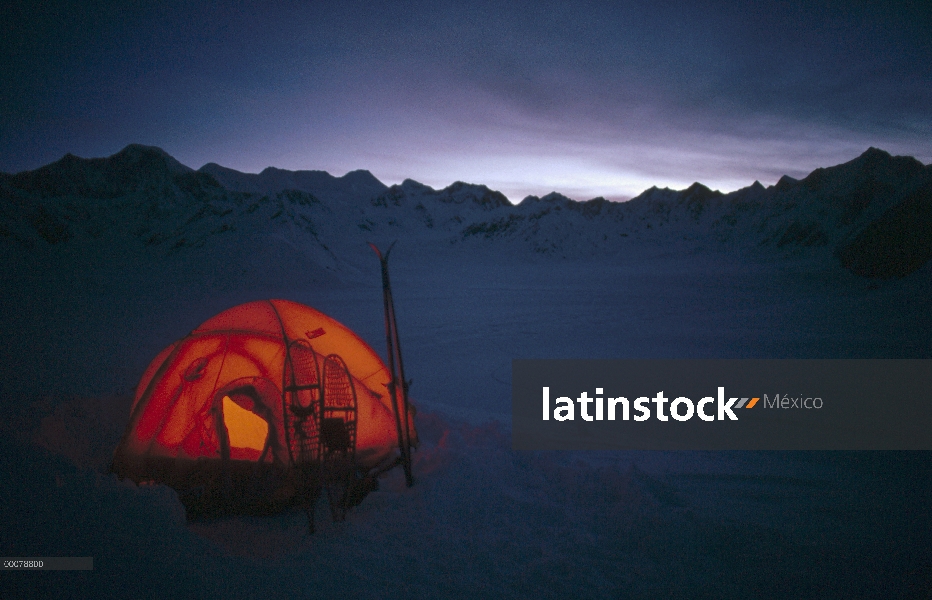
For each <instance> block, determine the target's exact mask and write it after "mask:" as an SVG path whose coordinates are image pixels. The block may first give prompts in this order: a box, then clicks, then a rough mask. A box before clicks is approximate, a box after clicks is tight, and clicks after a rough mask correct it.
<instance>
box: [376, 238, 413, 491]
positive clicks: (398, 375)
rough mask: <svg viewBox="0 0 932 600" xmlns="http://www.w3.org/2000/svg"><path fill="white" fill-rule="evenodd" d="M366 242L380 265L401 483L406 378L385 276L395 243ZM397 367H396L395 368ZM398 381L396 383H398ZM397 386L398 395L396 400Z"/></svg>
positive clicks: (406, 444) (407, 440)
mask: <svg viewBox="0 0 932 600" xmlns="http://www.w3.org/2000/svg"><path fill="white" fill-rule="evenodd" d="M369 246H370V247H371V248H372V250H374V251H375V254H376V256H378V257H379V263H380V265H381V268H382V301H383V305H384V308H385V344H386V346H387V348H388V370H389V371H390V372H391V376H392V380H391V382H390V383H389V385H388V390H389V393H390V394H391V399H392V410H393V411H394V413H395V427H396V429H397V434H398V448H399V450H400V451H401V457H400V458H401V465H402V467H403V468H404V472H405V483H406V484H407V485H408V487H411V486H412V485H414V477H413V475H412V474H411V431H410V427H409V425H408V423H409V418H410V417H409V408H408V406H409V404H408V381H407V380H406V379H405V372H404V361H403V360H402V358H401V340H400V339H399V338H398V323H397V322H396V320H395V302H394V300H393V299H392V285H391V281H390V280H389V277H388V256H389V254H390V253H391V251H392V248H394V246H395V242H392V243H391V245H390V246H389V247H388V250H386V251H385V254H384V255H383V254H382V252H381V251H380V250H379V249H378V247H377V246H376V245H375V244H373V243H372V242H369ZM396 367H397V369H396ZM399 383H400V385H399ZM399 390H400V393H401V398H400V402H399V397H398V395H399Z"/></svg>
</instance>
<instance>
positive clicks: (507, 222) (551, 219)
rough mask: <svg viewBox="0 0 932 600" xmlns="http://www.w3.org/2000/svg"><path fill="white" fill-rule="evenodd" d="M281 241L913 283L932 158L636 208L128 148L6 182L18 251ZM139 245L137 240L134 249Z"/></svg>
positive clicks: (322, 256)
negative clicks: (733, 263)
mask: <svg viewBox="0 0 932 600" xmlns="http://www.w3.org/2000/svg"><path fill="white" fill-rule="evenodd" d="M269 235H273V236H278V237H282V236H284V237H285V238H287V239H288V240H289V242H288V243H289V244H291V245H296V246H300V247H301V249H302V252H304V253H305V254H307V255H308V256H311V257H312V258H313V260H314V261H316V262H317V263H319V264H323V265H326V266H327V268H329V269H336V270H339V269H340V267H341V265H342V256H343V255H344V254H345V251H346V249H347V248H348V247H350V246H353V247H356V246H359V245H360V244H362V243H363V242H364V241H370V240H371V241H377V242H378V241H390V240H393V239H400V238H413V239H417V240H418V241H419V242H420V243H426V244H438V243H439V244H442V245H445V246H449V245H453V246H455V245H458V244H459V245H463V244H465V245H477V244H478V245H491V246H492V247H493V248H494V249H495V251H500V252H531V253H533V254H540V255H552V256H556V257H580V256H586V255H589V254H592V253H607V254H611V255H614V254H619V253H623V252H624V251H625V248H626V247H628V246H627V245H628V244H631V243H634V242H636V241H638V240H640V241H642V242H643V243H659V244H669V245H672V246H673V247H675V248H681V249H686V248H689V247H691V246H699V247H714V248H724V249H734V250H736V251H738V252H741V253H749V252H750V253H760V252H764V253H776V254H777V255H800V254H802V255H808V254H811V255H814V256H824V257H826V258H827V259H830V260H832V261H835V262H836V264H839V265H841V266H842V267H844V268H846V269H848V270H849V271H851V272H853V273H855V274H857V275H860V276H865V277H875V278H891V277H902V276H905V275H908V274H910V273H912V272H914V271H916V270H917V269H919V268H920V267H921V266H922V265H924V264H925V263H926V262H928V260H929V259H930V257H932V165H923V164H922V163H921V162H919V161H918V160H916V159H914V158H911V157H903V156H891V155H890V154H888V153H886V152H884V151H882V150H878V149H876V148H870V149H868V150H867V151H866V152H864V153H863V154H862V155H861V156H859V157H857V158H855V159H853V160H851V161H849V162H846V163H844V164H841V165H837V166H833V167H828V168H819V169H816V170H815V171H813V172H812V173H810V174H809V175H807V176H806V177H805V178H803V179H800V180H796V179H793V178H791V177H788V176H784V177H782V178H781V179H780V180H779V181H778V182H777V183H776V184H775V185H772V186H768V187H764V186H763V185H761V184H760V183H759V182H756V181H755V182H754V183H753V184H752V185H750V186H748V187H746V188H743V189H740V190H737V191H734V192H731V193H727V194H724V193H721V192H718V191H713V190H710V189H709V188H707V187H705V186H704V185H702V184H700V183H694V184H693V185H691V186H690V187H688V188H687V189H685V190H671V189H667V188H664V189H658V188H656V187H653V188H651V189H649V190H646V191H645V192H643V193H642V194H640V195H639V196H637V197H635V198H633V199H631V200H629V201H626V202H610V201H607V200H605V199H603V198H595V199H592V200H588V201H583V202H579V201H574V200H571V199H569V198H567V197H565V196H562V195H560V194H558V193H556V192H554V193H551V194H548V195H546V196H544V197H540V198H539V197H536V196H528V197H526V198H524V199H523V200H522V201H521V202H520V203H518V204H517V205H513V204H511V203H510V202H509V201H508V199H507V198H506V197H505V196H504V195H503V194H501V193H499V192H496V191H494V190H491V189H489V188H488V187H486V186H483V185H475V184H468V183H462V182H456V183H454V184H452V185H450V186H448V187H446V188H444V189H442V190H435V189H432V188H430V187H428V186H426V185H423V184H420V183H418V182H416V181H413V180H410V179H408V180H405V181H404V182H402V183H401V184H399V185H392V186H386V185H385V184H383V183H382V182H380V181H379V180H378V179H377V178H376V177H374V176H373V175H372V174H371V173H369V172H368V171H364V170H358V171H352V172H349V173H347V174H346V175H344V176H342V177H334V176H332V175H330V174H329V173H326V172H324V171H286V170H282V169H276V168H272V167H269V168H267V169H265V170H264V171H262V172H261V173H259V174H249V173H241V172H239V171H235V170H233V169H228V168H225V167H222V166H220V165H217V164H214V163H210V164H207V165H204V166H203V167H201V168H200V169H198V170H194V169H191V168H189V167H187V166H185V165H183V164H181V163H180V162H178V161H177V160H175V159H174V158H172V157H171V156H170V155H168V154H167V153H166V152H164V151H163V150H161V149H159V148H155V147H150V146H142V145H137V144H133V145H130V146H127V147H126V148H124V149H123V150H121V151H120V152H118V153H116V154H114V155H112V156H110V157H107V158H93V159H84V158H79V157H76V156H73V155H71V154H68V155H66V156H65V157H63V158H62V159H60V160H58V161H56V162H54V163H51V164H49V165H46V166H44V167H41V168H38V169H36V170H33V171H24V172H21V173H16V174H6V173H0V240H5V241H6V242H7V243H11V244H13V245H15V246H19V247H20V248H22V249H25V250H27V251H28V250H29V249H33V248H36V246H37V245H43V244H45V245H60V244H80V243H81V240H97V241H99V242H100V243H105V244H106V243H108V241H111V240H115V239H117V238H120V239H124V240H126V241H129V242H130V243H135V244H137V245H141V246H144V247H147V248H151V249H152V250H153V251H155V252H166V253H177V252H184V251H185V250H186V249H187V248H192V247H195V248H196V247H203V246H205V245H207V244H211V243H214V241H216V240H220V239H230V238H237V237H246V238H250V239H252V240H253V241H256V240H261V239H262V238H263V237H264V236H269ZM133 240H135V241H133Z"/></svg>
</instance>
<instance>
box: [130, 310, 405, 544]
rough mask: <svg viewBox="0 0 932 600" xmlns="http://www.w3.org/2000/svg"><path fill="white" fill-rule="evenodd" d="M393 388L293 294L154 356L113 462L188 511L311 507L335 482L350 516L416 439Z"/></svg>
mask: <svg viewBox="0 0 932 600" xmlns="http://www.w3.org/2000/svg"><path fill="white" fill-rule="evenodd" d="M391 385H392V375H391V373H390V371H389V370H388V369H387V368H386V366H385V365H384V364H383V362H382V361H381V359H380V358H379V357H378V355H376V353H375V352H374V351H373V350H372V349H371V348H370V347H369V346H368V345H366V343H365V342H363V341H362V340H361V339H360V338H359V337H358V336H356V334H354V333H353V332H352V331H350V330H349V329H348V328H346V327H345V326H343V325H341V324H340V323H338V322H337V321H335V320H334V319H331V318H330V317H328V316H326V315H324V314H322V313H320V312H318V311H316V310H314V309H312V308H310V307H307V306H304V305H301V304H298V303H295V302H289V301H286V300H267V301H258V302H250V303H248V304H243V305H240V306H237V307H234V308H231V309H228V310H226V311H224V312H222V313H220V314H219V315H217V316H215V317H213V318H212V319H209V320H208V321H206V322H205V323H204V324H202V325H201V326H200V327H198V328H197V329H195V330H194V331H192V332H191V333H190V334H188V336H187V337H185V338H183V339H181V340H179V341H177V342H175V343H174V344H172V345H171V346H169V347H168V348H166V349H165V350H163V351H162V352H161V353H160V354H159V355H158V356H157V357H156V358H155V360H153V361H152V363H151V364H150V365H149V367H148V369H146V371H145V373H144V374H143V376H142V379H141V380H140V382H139V386H138V387H137V389H136V395H135V399H134V402H133V407H132V410H131V417H130V422H129V425H128V426H127V429H126V433H125V434H124V436H123V439H122V441H121V442H120V445H119V447H118V448H117V450H116V453H115V455H114V460H113V467H112V468H113V471H114V472H115V473H117V475H119V476H120V477H128V478H130V479H132V480H133V481H136V482H137V483H140V482H146V481H153V482H158V483H164V484H167V485H170V486H172V487H174V488H175V489H176V490H178V492H179V494H180V497H181V499H182V502H183V503H184V504H185V506H186V507H187V508H188V511H189V514H192V513H193V514H195V515H196V514H204V513H213V512H217V511H221V512H229V511H234V512H240V511H250V512H271V511H275V510H278V509H280V508H282V507H284V506H287V505H290V504H295V503H304V504H305V505H310V506H311V510H312V507H313V502H314V501H315V500H316V498H317V495H319V493H320V490H321V489H322V488H326V489H327V490H328V494H329V495H330V501H331V502H330V504H331V510H333V511H334V517H335V518H341V511H342V513H345V509H346V507H347V506H351V505H353V504H356V503H358V501H360V500H361V496H364V495H365V493H366V492H367V491H369V489H372V487H373V484H374V476H375V475H377V474H379V473H380V472H382V471H385V470H387V469H389V468H391V467H392V466H394V465H396V464H398V463H399V462H400V458H399V456H398V453H399V448H400V444H399V437H400V436H403V435H408V436H410V442H413V443H416V439H417V434H416V433H415V430H414V423H413V411H411V413H410V414H408V413H407V411H405V413H402V414H408V417H407V423H406V425H407V427H401V426H400V420H399V419H400V417H396V414H395V412H396V411H395V410H393V408H392V407H393V403H392V399H391V394H390V393H389V392H390V390H391V389H392V388H391ZM366 486H368V487H366ZM310 516H311V524H312V526H313V513H310Z"/></svg>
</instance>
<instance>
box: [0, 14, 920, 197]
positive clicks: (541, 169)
mask: <svg viewBox="0 0 932 600" xmlns="http://www.w3.org/2000/svg"><path fill="white" fill-rule="evenodd" d="M11 4H15V3H4V7H3V8H2V9H0V61H2V62H0V67H2V68H0V171H4V172H17V171H21V170H25V169H33V168H36V167H38V166H41V165H43V164H46V163H49V162H52V161H54V160H57V159H58V158H60V157H61V156H63V155H64V154H65V153H68V152H71V153H73V154H76V155H78V156H84V157H94V156H107V155H110V154H113V153H115V152H117V151H119V150H120V149H121V148H123V147H124V146H126V145H127V144H130V143H142V144H149V145H155V146H159V147H161V148H163V149H164V150H166V151H167V152H168V153H169V154H171V155H172V156H174V157H175V158H177V159H178V160H180V161H181V162H182V163H184V164H187V165H188V166H191V167H194V168H198V167H200V166H201V165H203V164H205V163H208V162H216V163H219V164H221V165H224V166H227V167H231V168H234V169H238V170H241V171H246V172H258V171H261V170H262V169H263V168H265V167H267V166H275V167H279V168H285V169H321V170H326V171H329V172H330V173H332V174H334V175H343V174H344V173H346V172H347V171H351V170H354V169H368V170H370V171H372V173H373V174H374V175H375V176H376V177H378V178H379V179H381V180H382V181H383V182H385V183H387V184H392V183H399V182H401V181H402V180H403V179H405V178H412V179H415V180H418V181H421V182H422V183H426V184H428V185H431V186H434V187H444V186H446V185H449V184H450V183H452V182H454V181H457V180H462V181H467V182H470V183H482V184H486V185H488V186H490V187H491V188H493V189H497V190H500V191H502V192H504V193H505V194H506V195H507V196H508V197H509V198H510V199H511V200H512V201H514V202H517V201H519V200H520V199H521V198H523V197H524V196H525V195H527V194H536V195H543V194H546V193H548V192H550V191H552V190H557V191H559V192H562V193H564V194H566V195H568V196H570V197H572V198H575V199H578V200H585V199H589V198H592V197H595V196H605V197H607V198H612V199H621V198H627V197H631V196H633V195H636V194H638V193H639V192H641V191H642V190H644V189H646V188H648V187H650V186H652V185H658V186H660V187H664V186H669V187H674V188H683V187H686V186H688V185H689V184H691V183H692V182H693V181H701V182H703V183H705V184H706V185H708V186H710V187H712V188H715V189H721V190H723V191H727V190H734V189H737V188H740V187H744V186H746V185H749V184H751V183H752V182H753V181H754V180H755V179H757V180H760V181H761V182H762V183H764V184H765V185H767V184H773V183H775V182H776V180H777V179H778V178H779V177H780V175H783V174H789V175H791V176H797V177H798V176H802V175H805V174H806V173H808V172H809V171H811V170H812V169H814V168H816V167H820V166H830V165H833V164H837V163H840V162H845V161H847V160H850V159H852V158H854V157H856V156H857V155H859V154H860V153H862V152H863V151H864V150H866V149H867V148H868V147H869V146H876V147H879V148H882V149H884V150H887V151H889V152H891V153H893V154H907V155H911V156H915V157H916V158H918V159H919V160H921V161H923V162H924V163H929V162H932V9H930V8H925V7H922V8H920V6H921V5H922V4H926V3H914V4H907V3H896V4H893V3H879V4H878V3H852V2H818V3H816V2H809V3H805V7H802V6H801V4H802V3H786V2H775V1H771V0H764V1H762V2H735V3H732V4H725V3H701V4H702V5H703V6H702V7H697V6H694V4H700V3H693V2H657V1H655V0H651V1H647V2H590V3H581V2H574V3H566V2H551V3H548V2H533V3H504V2H501V1H495V2H484V3H483V2H468V3H465V2H423V3H410V2H405V3H391V2H390V3H387V5H385V6H382V5H380V4H377V3H372V2H357V3H353V2H286V1H280V2H278V1H268V2H258V3H249V2H240V1H237V2H223V1H220V2H210V3H204V2H199V3H191V4H184V3H173V2H151V1H143V2H135V1H120V2H112V3H111V2H96V3H86V2H50V3H38V2H32V3H24V4H22V5H14V6H10V5H11Z"/></svg>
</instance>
